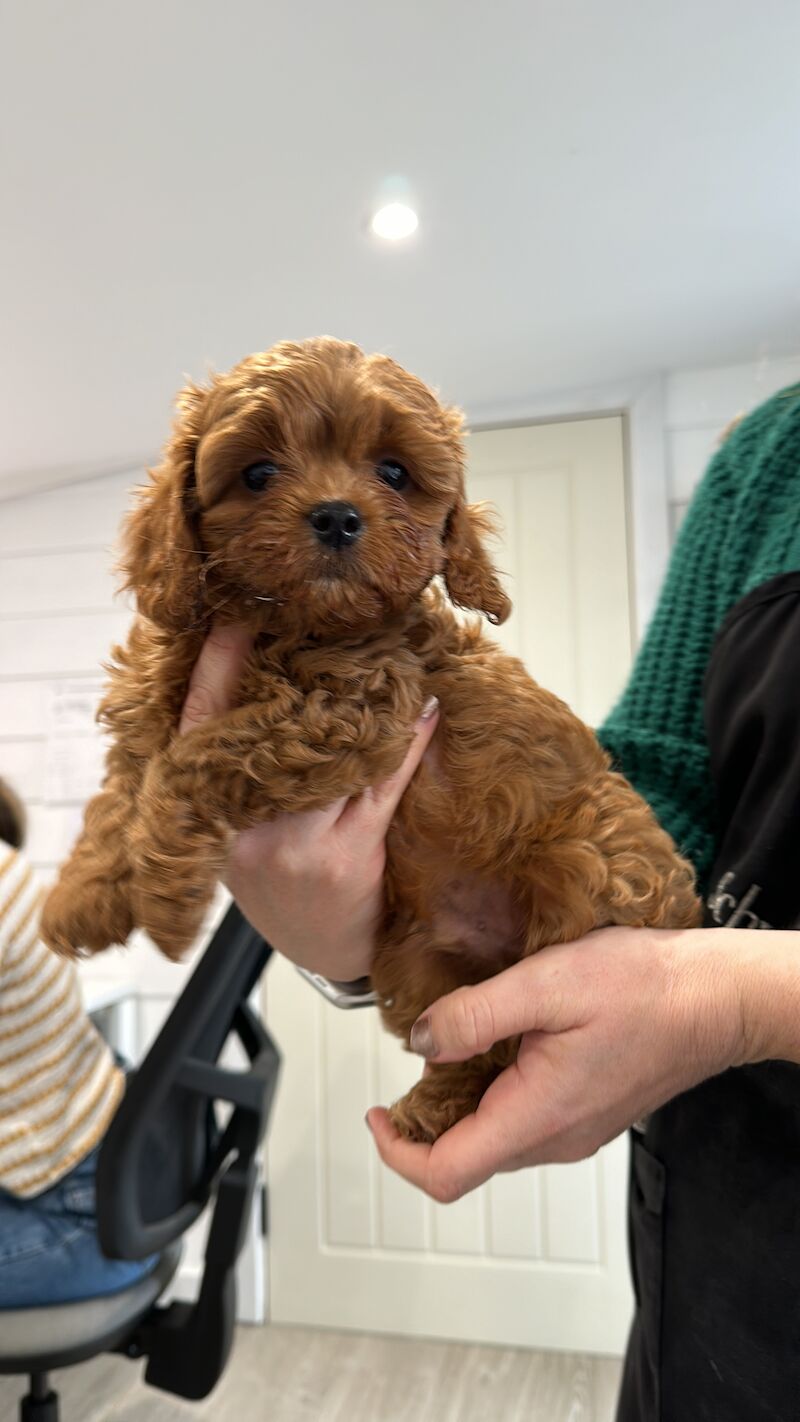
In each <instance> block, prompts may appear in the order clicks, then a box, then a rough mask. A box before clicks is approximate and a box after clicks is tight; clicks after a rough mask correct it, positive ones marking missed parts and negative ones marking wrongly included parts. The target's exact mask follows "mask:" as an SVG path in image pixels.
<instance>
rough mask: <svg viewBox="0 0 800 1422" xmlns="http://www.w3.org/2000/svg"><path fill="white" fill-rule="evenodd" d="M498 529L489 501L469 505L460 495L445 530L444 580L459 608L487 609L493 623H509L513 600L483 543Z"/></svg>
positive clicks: (480, 610)
mask: <svg viewBox="0 0 800 1422" xmlns="http://www.w3.org/2000/svg"><path fill="white" fill-rule="evenodd" d="M493 531H494V519H493V518H492V514H491V512H490V509H489V506H488V505H486V504H468V503H467V502H466V500H465V498H464V496H463V494H459V495H458V498H457V499H456V502H455V504H454V505H453V508H452V509H451V510H450V513H449V514H448V517H447V523H446V525H445V531H444V540H443V541H444V558H445V561H444V567H443V569H442V572H443V574H444V581H445V585H446V587H447V591H448V593H449V594H450V599H451V601H452V602H454V603H455V604H456V606H457V607H465V608H467V609H469V611H471V612H483V613H484V614H485V615H486V617H488V619H489V621H490V622H493V623H495V625H497V624H498V623H500V622H505V620H506V618H507V617H508V615H509V613H510V612H511V601H510V599H509V598H508V597H506V594H505V593H504V592H503V589H502V587H501V585H500V580H499V578H498V576H497V574H496V572H495V570H494V568H493V567H492V563H491V559H490V558H489V554H488V553H487V551H486V548H485V547H484V544H483V534H486V533H492V532H493Z"/></svg>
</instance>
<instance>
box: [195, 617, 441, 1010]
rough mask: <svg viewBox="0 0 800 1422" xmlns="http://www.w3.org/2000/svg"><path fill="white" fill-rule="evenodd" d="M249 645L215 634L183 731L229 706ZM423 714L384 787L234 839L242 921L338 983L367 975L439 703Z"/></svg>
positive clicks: (247, 640) (242, 637)
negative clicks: (389, 853) (406, 801)
mask: <svg viewBox="0 0 800 1422" xmlns="http://www.w3.org/2000/svg"><path fill="white" fill-rule="evenodd" d="M251 648H252V636H251V634H250V633H249V632H248V631H247V629H246V628H244V627H241V626H233V625H231V626H221V627H218V628H215V629H214V630H213V631H212V632H211V634H210V635H209V637H208V638H207V639H206V642H205V643H204V645H203V648H202V650H201V652H200V656H199V658H198V660H197V663H196V665H195V668H194V671H193V673H192V677H191V680H190V684H189V689H188V692H187V697H186V703H185V706H184V710H183V716H182V719H181V723H180V730H181V732H186V731H189V730H192V729H193V728H194V727H196V726H198V725H201V724H202V723H203V722H204V721H205V720H208V719H209V718H210V717H212V716H217V715H222V714H224V712H225V711H227V710H229V709H230V708H231V706H232V705H233V704H234V698H235V692H236V687H237V685H238V682H239V679H240V677H241V674H242V670H243V668H244V664H245V661H246V659H247V656H248V654H249V652H250V650H251ZM426 711H427V713H428V714H427V715H425V714H424V713H423V717H421V718H420V720H419V721H418V722H417V725H416V728H415V732H414V738H413V740H412V742H411V745H410V747H409V750H408V753H407V755H406V758H405V760H404V761H403V764H402V765H401V766H400V768H399V770H397V771H396V772H395V774H394V775H392V776H390V777H389V779H388V780H386V781H384V783H383V784H382V785H376V786H372V787H370V788H369V789H368V790H366V791H365V792H364V794H363V795H361V796H360V797H359V798H358V799H356V800H346V799H342V800H337V801H336V802H335V803H334V804H332V805H329V806H326V807H325V808H324V809H319V810H309V811H306V812H304V813H301V814H294V815H289V814H282V815H278V816H276V818H275V819H273V820H269V821H267V822H266V823H265V824H262V825H256V826H255V827H254V828H253V829H249V830H245V831H244V832H243V833H242V834H239V835H237V836H236V838H235V840H234V841H233V844H232V847H231V852H230V856H229V861H228V873H227V885H228V888H229V889H230V891H231V893H232V894H233V896H234V898H235V899H236V902H237V903H238V904H239V907H240V908H241V910H242V912H243V913H244V915H245V917H246V918H247V919H248V920H249V922H250V923H252V925H253V927H254V928H256V929H258V931H259V933H261V934H263V936H264V938H266V939H267V941H268V942H269V943H271V944H272V945H273V946H274V947H275V948H277V949H278V951H279V952H281V953H282V954H284V956H285V957H287V958H291V960H292V961H293V962H295V963H298V964H300V966H301V967H304V968H309V969H311V970H312V971H313V972H317V973H321V974H322V975H323V976H324V977H327V978H331V979H333V980H334V981H338V982H350V981H353V980H354V979H356V978H360V977H364V976H366V975H367V974H368V973H369V970H370V966H371V963H372V952H373V946H374V936H375V930H376V927H377V923H378V919H379V916H380V911H381V905H382V902H383V872H384V867H385V863H386V849H385V839H386V832H387V830H388V828H389V824H390V823H391V820H392V817H393V815H394V812H395V810H396V809H397V806H398V804H399V803H400V800H401V798H402V796H403V792H404V791H405V789H406V788H407V786H408V784H409V782H410V780H411V778H412V776H413V774H414V771H415V770H416V769H417V766H418V765H419V763H420V761H421V759H422V757H423V755H424V753H425V750H426V748H427V746H428V744H429V742H430V740H431V737H432V736H433V733H434V731H435V729H436V725H437V721H438V707H437V705H436V703H435V701H434V702H433V703H432V704H430V705H429V706H428V707H427V708H426Z"/></svg>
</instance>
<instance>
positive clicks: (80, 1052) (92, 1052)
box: [0, 842, 124, 1198]
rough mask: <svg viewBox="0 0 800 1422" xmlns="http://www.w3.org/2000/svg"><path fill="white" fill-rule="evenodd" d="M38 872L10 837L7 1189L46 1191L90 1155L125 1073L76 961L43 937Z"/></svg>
mask: <svg viewBox="0 0 800 1422" xmlns="http://www.w3.org/2000/svg"><path fill="white" fill-rule="evenodd" d="M39 907H40V894H39V892H38V891H37V889H36V886H35V884H34V878H33V871H32V869H31V868H30V866H29V864H28V863H27V862H26V860H25V859H24V858H23V857H22V855H20V854H18V853H17V852H16V850H13V849H9V848H8V847H7V846H6V845H5V844H3V843H2V842H0V1190H6V1191H8V1192H9V1193H10V1194H12V1195H16V1196H19V1197H21V1198H30V1197H32V1196H34V1195H39V1194H41V1192H42V1191H43V1190H47V1189H48V1188H49V1187H50V1186H51V1185H54V1184H55V1183H56V1182H57V1181H58V1180H60V1179H61V1178H62V1176H64V1175H66V1174H68V1172H69V1171H70V1170H71V1169H72V1168H73V1167H74V1166H75V1165H77V1164H78V1162H79V1161H81V1160H83V1158H84V1157H85V1156H86V1155H88V1154H89V1152H90V1151H91V1150H92V1149H93V1147H94V1146H95V1145H96V1144H97V1143H98V1141H99V1140H100V1139H101V1138H102V1136H103V1135H104V1133H105V1131H106V1129H107V1128H108V1125H109V1123H110V1121H111V1118H112V1116H113V1114H114V1112H115V1110H116V1108H117V1105H118V1104H119V1100H120V1097H121V1096H122V1092H123V1086H124V1078H123V1074H122V1072H121V1071H120V1070H119V1068H118V1067H117V1066H116V1065H115V1063H114V1059H113V1057H112V1055H111V1052H110V1050H109V1048H108V1046H107V1045H106V1043H105V1042H104V1041H103V1039H102V1037H101V1036H100V1034H99V1033H98V1031H97V1030H96V1028H95V1026H94V1024H93V1023H92V1021H91V1020H90V1018H89V1017H87V1015H86V1013H85V1011H84V1008H83V1005H82V1002H81V996H80V989H79V986H78V977H77V973H76V972H75V968H74V965H73V964H72V963H69V962H67V961H66V960H65V959H63V958H57V957H56V956H55V955H54V954H53V953H51V952H50V950H49V949H48V948H46V947H45V945H44V944H43V943H42V942H41V940H40V939H39V936H38V928H37V921H38V916H39Z"/></svg>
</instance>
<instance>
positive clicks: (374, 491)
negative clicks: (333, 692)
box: [195, 342, 463, 632]
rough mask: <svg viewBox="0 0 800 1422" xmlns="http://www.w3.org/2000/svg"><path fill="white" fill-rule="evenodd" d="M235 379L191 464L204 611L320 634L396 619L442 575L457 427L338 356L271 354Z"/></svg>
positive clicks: (458, 461)
mask: <svg viewBox="0 0 800 1422" xmlns="http://www.w3.org/2000/svg"><path fill="white" fill-rule="evenodd" d="M234 375H235V376H238V379H237V380H236V383H235V385H234V388H232V389H228V390H226V391H224V392H222V391H220V392H219V397H218V398H217V399H216V400H215V399H214V398H213V396H212V397H211V399H210V401H209V408H208V410H207V413H206V419H207V427H206V429H205V430H204V433H203V435H202V436H201V438H200V440H199V443H198V447H197V453H196V457H195V478H196V495H197V503H198V515H199V518H198V522H199V530H200V539H201V543H202V547H203V549H204V551H205V552H206V554H207V563H206V577H207V581H208V588H209V594H210V596H211V598H212V599H214V598H217V599H218V600H224V602H225V604H226V607H229V606H230V604H231V603H236V602H238V601H241V600H244V601H248V600H249V602H250V604H251V605H252V601H253V600H256V601H263V602H264V603H267V604H268V605H269V606H270V608H271V610H272V612H273V613H274V616H273V617H271V618H270V621H271V622H272V624H273V625H278V626H279V625H281V624H283V623H290V624H291V625H294V626H296V625H298V624H301V625H303V626H304V627H306V628H308V629H310V630H313V631H318V632H324V631H325V630H328V629H330V630H333V631H336V630H338V629H347V628H359V627H362V626H365V625H367V624H374V623H376V622H380V621H382V620H385V619H386V617H387V616H391V615H392V614H396V613H398V612H401V611H402V610H404V609H405V608H406V607H408V606H409V605H410V604H411V603H412V602H413V601H414V600H415V599H416V598H417V597H419V595H420V593H421V592H422V590H423V588H425V587H426V586H427V584H428V583H429V582H430V580H431V578H432V577H433V576H434V575H435V574H436V573H438V572H439V571H440V570H441V569H442V566H443V563H444V557H445V554H444V540H445V535H446V524H447V518H448V515H449V513H450V510H451V509H452V508H453V506H454V504H455V502H456V499H457V497H458V494H459V490H460V488H461V483H462V460H463V451H462V444H461V438H460V428H459V427H460V421H459V420H458V419H457V417H454V416H453V415H452V414H451V413H449V412H446V411H445V410H443V409H442V408H441V406H440V405H439V404H438V402H437V401H436V400H435V399H434V397H433V396H432V395H431V393H430V392H429V391H428V390H427V389H426V388H425V386H424V385H422V384H421V382H420V381H418V380H416V379H414V377H413V376H410V375H408V374H406V372H405V371H403V370H401V369H400V367H399V366H396V365H395V364H394V363H393V362H392V361H389V360H387V359H386V358H383V357H372V358H367V357H365V356H363V355H362V354H361V352H360V351H357V350H355V349H354V348H353V347H349V346H345V345H340V344H339V343H333V342H331V343H324V344H323V343H313V344H312V343H309V344H308V345H305V346H298V347H279V348H278V349H277V350H276V351H274V352H271V353H269V354H268V355H267V356H263V357H258V356H256V357H251V358H250V360H248V361H246V362H244V364H243V365H242V366H240V367H238V370H237V371H236V372H234Z"/></svg>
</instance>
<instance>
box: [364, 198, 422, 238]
mask: <svg viewBox="0 0 800 1422" xmlns="http://www.w3.org/2000/svg"><path fill="white" fill-rule="evenodd" d="M418 226H419V218H418V217H417V214H416V213H415V211H414V209H413V208H411V207H408V206H407V205H406V204H405V203H404V202H390V203H387V205H386V206H385V207H379V208H378V211H377V212H376V213H375V216H374V217H373V219H372V221H371V223H370V227H371V228H372V231H373V232H374V233H375V236H376V237H383V238H384V239H385V240H386V241H387V242H399V241H400V240H401V239H402V238H403V237H410V236H411V233H412V232H416V230H417V228H418Z"/></svg>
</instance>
